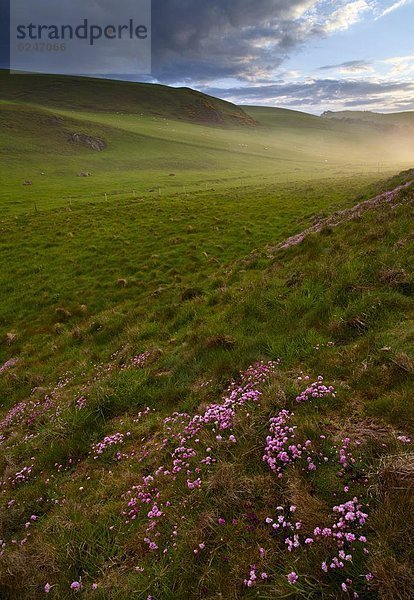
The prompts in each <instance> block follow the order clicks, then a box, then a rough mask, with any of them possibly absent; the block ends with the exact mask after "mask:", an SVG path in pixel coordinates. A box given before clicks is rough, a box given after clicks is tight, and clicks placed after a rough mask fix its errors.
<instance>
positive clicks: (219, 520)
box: [217, 517, 226, 525]
mask: <svg viewBox="0 0 414 600" xmlns="http://www.w3.org/2000/svg"><path fill="white" fill-rule="evenodd" d="M217 523H218V524H219V525H225V524H226V519H222V518H221V517H220V519H217Z"/></svg>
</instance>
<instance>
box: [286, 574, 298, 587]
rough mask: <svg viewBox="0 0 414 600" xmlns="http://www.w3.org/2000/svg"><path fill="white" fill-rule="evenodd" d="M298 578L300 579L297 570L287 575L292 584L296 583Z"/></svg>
mask: <svg viewBox="0 0 414 600" xmlns="http://www.w3.org/2000/svg"><path fill="white" fill-rule="evenodd" d="M298 579H299V577H298V576H297V574H296V573H295V571H292V573H289V575H288V576H287V580H288V582H289V583H290V584H292V585H293V584H295V583H296V582H297V580H298Z"/></svg>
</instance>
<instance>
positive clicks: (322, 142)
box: [0, 74, 414, 215]
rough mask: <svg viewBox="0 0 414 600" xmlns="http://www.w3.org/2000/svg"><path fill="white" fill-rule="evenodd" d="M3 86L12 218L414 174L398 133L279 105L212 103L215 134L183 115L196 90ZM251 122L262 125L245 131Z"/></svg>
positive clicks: (6, 207) (67, 82) (0, 126)
mask: <svg viewBox="0 0 414 600" xmlns="http://www.w3.org/2000/svg"><path fill="white" fill-rule="evenodd" d="M0 79H1V86H0V158H1V163H2V168H3V169H4V173H5V175H6V176H5V178H4V179H5V183H4V184H3V185H2V187H1V190H0V207H1V210H2V212H3V214H8V215H12V214H19V213H24V212H28V211H29V212H33V211H35V210H48V209H53V208H56V207H63V206H65V207H67V206H68V205H69V204H70V203H72V204H74V203H76V204H81V203H88V202H90V201H97V200H100V201H105V199H107V200H109V201H113V202H119V201H122V200H125V199H128V198H131V197H136V198H138V197H140V198H144V199H149V198H151V196H154V194H155V195H157V196H164V197H172V196H174V197H176V196H182V195H185V194H187V193H192V194H193V193H201V192H204V193H205V192H212V191H219V192H221V193H223V194H224V195H226V196H227V195H229V194H231V193H232V191H233V190H235V192H236V193H237V192H238V191H240V190H241V189H243V190H245V189H246V188H247V187H251V188H252V192H253V191H254V190H255V189H257V186H258V185H260V186H268V187H270V188H275V187H276V186H277V187H278V188H279V189H281V190H284V189H286V187H289V185H290V184H292V183H295V182H297V183H299V184H301V183H303V182H310V181H314V182H320V181H321V180H332V179H337V180H339V179H340V178H342V179H343V180H344V181H346V180H347V179H349V178H351V177H352V178H355V179H359V180H360V183H361V185H364V184H366V183H367V182H370V181H373V180H375V179H379V178H381V176H382V177H383V176H385V175H387V174H392V173H395V172H398V171H400V170H402V169H404V168H408V167H409V166H410V165H411V161H412V156H413V152H414V142H413V139H412V136H411V137H404V136H402V135H397V134H396V133H395V132H394V131H392V132H390V133H387V132H385V133H384V132H383V131H378V130H375V129H372V128H370V129H368V130H365V129H362V130H361V127H356V126H353V125H350V124H347V123H338V122H335V123H334V122H333V120H328V119H322V118H318V117H313V116H310V115H304V114H303V113H295V112H293V111H282V110H277V109H260V108H246V110H243V111H242V112H240V111H241V109H238V108H237V107H234V106H233V105H231V104H228V103H223V102H222V101H219V100H214V99H207V100H206V102H207V101H208V102H211V103H213V105H214V107H215V108H214V109H211V110H212V111H213V113H214V114H216V113H219V114H220V115H221V116H222V119H221V118H220V119H218V122H214V123H213V124H214V125H215V126H214V127H212V126H211V120H210V121H208V119H207V120H203V119H198V118H197V119H193V117H191V119H189V116H188V110H187V108H186V107H188V106H193V108H194V111H195V112H197V110H198V109H197V106H198V104H197V103H198V102H199V96H200V95H197V94H196V93H193V92H191V90H174V89H170V88H165V87H162V86H146V85H142V84H128V83H121V82H111V81H96V80H88V79H82V78H65V77H60V78H59V77H52V76H50V77H47V76H23V75H21V76H18V75H17V76H15V75H12V76H7V75H5V74H2V75H1V76H0ZM194 94H195V95H194ZM203 98H204V97H203ZM192 110H193V109H192ZM207 112H208V111H207ZM240 115H241V117H240V118H239V116H240ZM265 115H266V116H265ZM246 119H247V121H248V122H249V123H250V122H252V121H253V120H254V121H255V122H257V121H259V122H260V124H259V125H258V126H254V127H252V126H247V127H246ZM194 121H197V122H194ZM74 133H78V134H83V135H87V136H91V137H93V138H100V139H102V140H104V141H105V143H106V148H105V149H104V150H103V151H102V152H96V151H94V150H91V149H90V148H89V147H87V146H85V145H81V144H74V143H71V142H70V141H69V139H70V137H71V135H73V134H74ZM80 173H90V174H91V176H90V177H79V174H80ZM25 182H31V185H24V183H25ZM287 184H288V185H287ZM318 185H319V183H318Z"/></svg>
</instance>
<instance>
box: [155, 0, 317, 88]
mask: <svg viewBox="0 0 414 600" xmlns="http://www.w3.org/2000/svg"><path fill="white" fill-rule="evenodd" d="M314 4H316V2H315V0H290V1H289V2H287V1H286V0H209V1H206V2H200V0H153V8H152V18H153V24H152V39H153V45H152V48H153V50H152V51H153V74H154V76H155V77H156V78H157V79H160V80H162V81H166V82H174V81H183V80H188V81H192V80H195V81H199V82H200V81H201V82H202V81H209V80H212V79H217V78H221V77H237V78H239V79H244V80H251V79H255V77H257V76H259V77H260V76H262V77H263V76H264V75H265V74H266V72H270V71H271V70H272V69H274V68H275V67H278V66H279V65H280V64H281V62H282V61H283V60H284V59H285V58H286V55H287V52H288V51H290V50H292V49H293V48H295V47H297V46H298V45H299V44H301V43H302V42H303V41H304V39H305V38H307V37H308V36H309V35H310V34H312V33H316V29H315V31H313V29H312V27H310V26H307V27H305V28H304V24H303V22H302V21H301V20H300V19H298V18H297V17H299V16H300V15H301V14H303V12H304V11H305V10H306V9H307V8H309V7H310V6H312V5H314ZM305 31H306V32H305Z"/></svg>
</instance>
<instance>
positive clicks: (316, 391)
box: [296, 375, 336, 403]
mask: <svg viewBox="0 0 414 600" xmlns="http://www.w3.org/2000/svg"><path fill="white" fill-rule="evenodd" d="M335 396H336V394H335V389H334V388H333V387H332V386H331V385H330V386H326V385H325V384H324V383H323V377H322V376H321V375H319V377H318V380H317V381H315V382H314V383H311V384H310V386H308V387H307V388H306V389H305V390H303V392H301V393H300V394H299V396H297V398H296V402H298V403H302V402H308V401H309V400H314V399H316V398H327V397H331V398H335Z"/></svg>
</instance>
